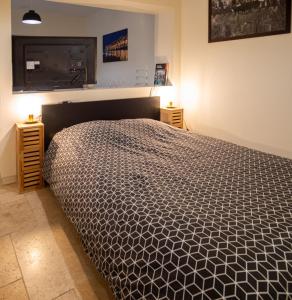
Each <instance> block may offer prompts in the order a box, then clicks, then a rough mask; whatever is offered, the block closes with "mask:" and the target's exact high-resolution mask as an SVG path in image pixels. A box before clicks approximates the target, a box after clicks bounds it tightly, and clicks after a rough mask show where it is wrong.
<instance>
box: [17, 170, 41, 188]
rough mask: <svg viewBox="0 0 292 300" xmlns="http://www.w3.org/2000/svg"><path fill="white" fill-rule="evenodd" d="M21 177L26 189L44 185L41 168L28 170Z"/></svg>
mask: <svg viewBox="0 0 292 300" xmlns="http://www.w3.org/2000/svg"><path fill="white" fill-rule="evenodd" d="M21 177H22V185H23V189H24V190H26V189H34V188H39V187H41V186H42V185H43V179H42V170H41V168H39V169H30V170H26V171H24V172H23V174H22V176H21Z"/></svg>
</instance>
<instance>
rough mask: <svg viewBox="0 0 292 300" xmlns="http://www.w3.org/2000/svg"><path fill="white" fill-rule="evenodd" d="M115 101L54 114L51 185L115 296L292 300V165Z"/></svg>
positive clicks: (148, 105)
mask: <svg viewBox="0 0 292 300" xmlns="http://www.w3.org/2000/svg"><path fill="white" fill-rule="evenodd" d="M115 101H117V100H115ZM115 101H110V102H111V103H109V101H106V102H104V103H97V102H94V103H95V104H93V103H91V104H89V106H88V104H61V105H53V106H44V107H43V120H44V122H45V128H48V130H47V133H46V134H47V140H46V141H47V146H48V150H47V153H46V159H45V163H44V177H45V180H46V181H47V182H48V183H49V185H50V188H51V189H52V190H53V192H54V193H55V195H56V196H57V198H58V199H59V201H60V203H61V205H62V208H63V209H64V211H65V213H66V215H67V217H68V218H69V220H70V221H71V222H72V223H73V224H74V226H75V228H76V230H77V231H78V233H79V234H80V237H81V240H82V242H83V245H84V248H85V251H86V252H87V254H88V255H89V257H90V258H91V260H92V262H93V263H94V264H95V266H96V269H97V271H98V272H99V273H101V274H102V276H103V277H104V278H105V279H106V280H107V281H108V283H109V285H110V286H111V288H112V290H113V293H114V295H115V297H116V298H117V299H147V300H148V299H149V300H150V299H165V300H166V299H177V300H179V299H185V300H187V299H279V300H280V299H291V298H292V161H291V160H289V159H285V158H281V157H278V156H274V155H270V154H266V153H262V152H259V151H255V150H251V149H248V148H244V147H241V146H238V145H235V144H231V143H227V142H224V141H221V140H218V139H214V138H210V137H206V136H202V135H198V134H195V133H191V132H187V131H184V130H180V129H176V128H173V127H170V126H168V125H166V124H163V123H161V122H159V121H158V119H159V99H158V98H147V99H135V100H131V99H128V100H119V101H120V102H119V101H118V102H115ZM80 105H81V106H82V108H83V111H84V113H83V114H82V116H83V117H82V120H80V118H81V117H80V114H81V110H80ZM93 105H97V109H96V113H93V112H92V111H94V110H93V108H92V106H93ZM119 105H120V108H123V109H121V110H119V109H117V110H116V111H115V112H114V113H113V114H112V113H111V109H110V107H113V106H114V107H115V108H112V111H114V110H115V109H116V108H117V107H118V106H119ZM101 106H102V107H103V109H104V108H105V106H108V107H107V109H106V111H104V110H103V109H102V110H99V109H98V107H101ZM68 111H70V112H71V113H70V117H69V118H70V120H69V121H68ZM88 111H90V112H88ZM66 112H67V113H66ZM64 113H65V114H64ZM84 115H86V117H84ZM89 115H90V116H89ZM129 115H130V117H129ZM62 116H63V117H62ZM64 116H65V117H64ZM66 118H67V119H66ZM52 123H53V125H52Z"/></svg>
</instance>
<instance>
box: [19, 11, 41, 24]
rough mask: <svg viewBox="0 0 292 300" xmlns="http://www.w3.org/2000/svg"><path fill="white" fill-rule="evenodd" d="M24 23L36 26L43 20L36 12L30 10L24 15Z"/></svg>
mask: <svg viewBox="0 0 292 300" xmlns="http://www.w3.org/2000/svg"><path fill="white" fill-rule="evenodd" d="M22 23H24V24H31V25H36V24H41V23H42V19H41V17H40V15H39V14H37V13H36V12H35V11H34V10H30V11H28V12H27V13H25V14H24V15H23V18H22Z"/></svg>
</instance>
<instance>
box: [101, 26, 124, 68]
mask: <svg viewBox="0 0 292 300" xmlns="http://www.w3.org/2000/svg"><path fill="white" fill-rule="evenodd" d="M127 60H128V29H123V30H120V31H116V32H112V33H109V34H106V35H104V36H103V62H104V63H107V62H114V61H127Z"/></svg>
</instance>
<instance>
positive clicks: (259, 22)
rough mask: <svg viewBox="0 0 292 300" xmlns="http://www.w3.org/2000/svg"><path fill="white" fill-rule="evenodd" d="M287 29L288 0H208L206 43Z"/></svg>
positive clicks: (289, 19)
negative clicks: (207, 33) (207, 41)
mask: <svg viewBox="0 0 292 300" xmlns="http://www.w3.org/2000/svg"><path fill="white" fill-rule="evenodd" d="M289 32H291V0H209V43H213V42H220V41H228V40H236V39H244V38H252V37H260V36H266V35H274V34H283V33H289Z"/></svg>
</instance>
